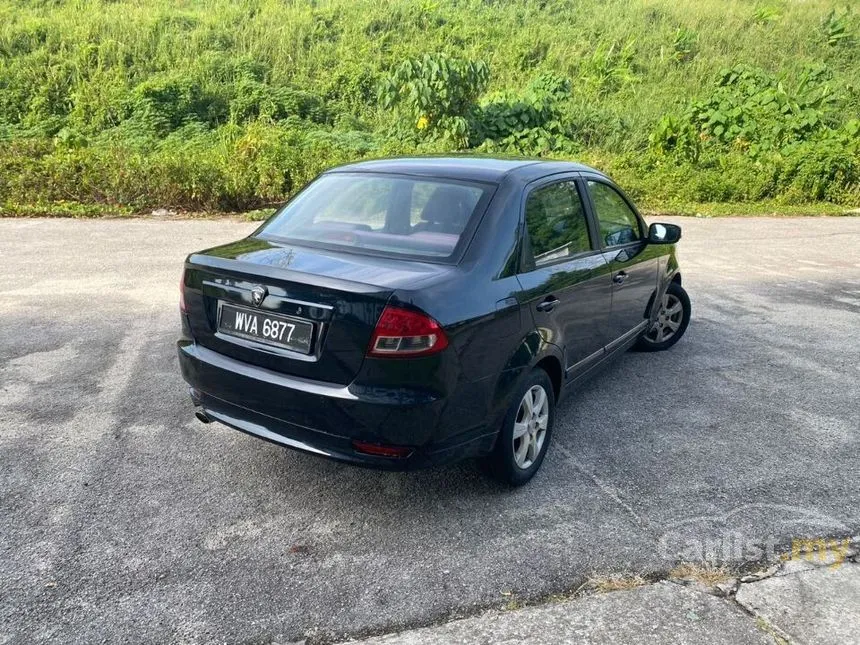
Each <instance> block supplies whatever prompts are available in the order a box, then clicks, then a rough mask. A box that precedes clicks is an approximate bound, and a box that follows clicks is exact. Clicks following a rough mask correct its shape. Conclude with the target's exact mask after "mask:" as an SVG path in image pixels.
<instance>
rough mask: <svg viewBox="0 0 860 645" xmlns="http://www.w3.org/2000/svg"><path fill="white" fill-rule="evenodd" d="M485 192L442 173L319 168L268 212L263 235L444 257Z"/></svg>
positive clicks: (454, 243) (455, 241) (261, 234)
mask: <svg viewBox="0 0 860 645" xmlns="http://www.w3.org/2000/svg"><path fill="white" fill-rule="evenodd" d="M490 192H491V188H488V187H487V186H485V185H478V184H467V183H461V182H452V181H447V180H436V179H417V178H416V179H411V178H405V177H394V176H389V175H369V174H360V175H359V174H346V173H337V174H331V175H323V176H322V177H320V178H319V179H317V180H316V181H314V182H313V183H312V184H311V185H310V186H308V187H307V188H306V189H305V190H303V191H302V192H301V193H300V194H299V195H298V196H297V197H296V198H295V199H293V200H292V201H291V202H289V203H288V204H287V205H286V206H284V207H283V208H282V209H281V210H280V212H279V213H277V214H276V215H275V216H274V217H273V218H272V219H271V220H269V222H268V223H267V224H266V226H265V228H263V230H262V231H261V232H260V237H264V238H274V239H283V240H286V241H294V242H298V243H301V242H302V241H308V242H317V243H322V244H325V245H327V246H335V247H349V248H350V249H367V250H373V251H385V252H388V253H398V254H404V255H413V256H421V257H432V258H447V257H450V256H451V254H452V253H453V252H454V248H455V247H456V246H457V242H459V240H460V235H461V234H462V233H463V231H464V230H465V229H466V227H467V226H468V224H469V221H470V219H471V218H472V216H473V215H474V213H475V211H476V210H477V208H478V205H479V204H484V203H486V199H488V198H489V193H490ZM482 200H483V201H482Z"/></svg>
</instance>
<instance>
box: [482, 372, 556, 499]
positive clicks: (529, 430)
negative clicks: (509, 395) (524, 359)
mask: <svg viewBox="0 0 860 645" xmlns="http://www.w3.org/2000/svg"><path fill="white" fill-rule="evenodd" d="M554 420H555V393H554V391H553V388H552V382H551V381H550V378H549V376H548V375H547V373H546V372H544V371H543V370H542V369H540V368H536V369H535V370H534V371H533V372H532V373H531V374H529V377H528V378H527V379H526V382H525V383H524V384H523V386H522V387H521V388H520V390H519V391H518V394H517V396H515V397H514V400H513V403H512V404H511V408H510V410H508V414H507V415H506V416H505V421H504V424H503V425H502V428H501V430H500V431H499V438H498V439H497V440H496V447H495V448H494V450H493V452H492V454H491V455H490V456H489V457H488V465H489V467H490V471H491V472H492V474H493V476H494V477H495V478H496V479H498V480H499V481H502V482H504V483H506V484H510V485H511V486H521V485H523V484H525V483H526V482H527V481H528V480H530V479H531V478H532V477H533V476H534V474H535V473H536V472H537V471H538V469H539V468H540V466H541V464H542V463H543V459H544V456H545V455H546V451H547V449H548V448H549V442H550V438H551V437H552V426H553V421H554Z"/></svg>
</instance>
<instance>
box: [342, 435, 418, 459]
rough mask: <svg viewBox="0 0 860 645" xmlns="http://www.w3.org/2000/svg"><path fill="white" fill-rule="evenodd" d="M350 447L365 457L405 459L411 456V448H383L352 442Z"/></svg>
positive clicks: (380, 445)
mask: <svg viewBox="0 0 860 645" xmlns="http://www.w3.org/2000/svg"><path fill="white" fill-rule="evenodd" d="M352 447H353V448H354V449H355V451H356V452H363V453H364V454H366V455H374V456H375V457H390V458H392V459H405V458H406V457H408V456H409V455H411V454H412V448H406V447H404V446H383V445H382V444H378V443H368V442H366V441H357V440H356V441H353V442H352Z"/></svg>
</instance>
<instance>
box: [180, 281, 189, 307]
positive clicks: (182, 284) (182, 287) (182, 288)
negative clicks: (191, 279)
mask: <svg viewBox="0 0 860 645" xmlns="http://www.w3.org/2000/svg"><path fill="white" fill-rule="evenodd" d="M179 311H181V312H182V313H188V310H187V309H186V308H185V276H184V275H183V276H182V277H181V278H179Z"/></svg>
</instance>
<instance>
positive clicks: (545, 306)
mask: <svg viewBox="0 0 860 645" xmlns="http://www.w3.org/2000/svg"><path fill="white" fill-rule="evenodd" d="M558 303H559V299H558V298H556V297H555V296H547V297H546V298H545V299H544V301H543V302H541V303H540V304H538V306H537V307H535V309H537V310H538V311H543V312H547V311H552V310H553V309H555V306H556V305H557V304H558Z"/></svg>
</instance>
